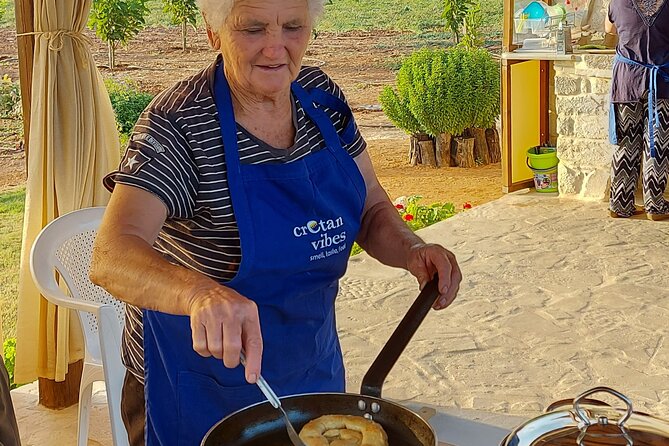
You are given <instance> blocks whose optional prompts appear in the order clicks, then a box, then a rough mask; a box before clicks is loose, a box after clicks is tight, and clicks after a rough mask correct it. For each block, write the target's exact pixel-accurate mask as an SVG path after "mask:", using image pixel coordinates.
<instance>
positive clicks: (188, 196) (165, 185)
mask: <svg viewBox="0 0 669 446" xmlns="http://www.w3.org/2000/svg"><path fill="white" fill-rule="evenodd" d="M157 99H158V98H157ZM156 102H157V101H154V102H153V103H152V104H151V105H150V106H149V108H147V110H145V111H144V113H142V116H141V117H140V118H139V120H138V121H137V124H136V125H135V129H134V131H133V134H132V136H131V138H130V141H129V142H128V147H127V149H126V152H125V155H124V156H123V159H122V160H121V164H120V166H119V169H118V170H117V171H116V172H113V173H111V174H110V175H108V176H107V178H105V184H107V186H108V187H110V188H111V187H113V185H114V184H126V185H131V186H135V187H138V188H141V189H144V190H146V191H148V192H151V193H152V194H154V195H156V196H157V197H158V198H159V199H160V200H161V201H162V202H163V203H164V204H165V206H166V207H167V217H168V218H176V219H182V218H191V217H192V216H193V209H194V203H195V199H196V195H197V190H198V173H197V166H196V164H195V162H194V157H193V154H192V152H191V149H190V145H189V143H188V141H187V140H186V138H185V137H184V134H185V130H184V129H181V128H180V126H179V124H176V123H177V122H179V120H178V119H176V118H175V117H174V116H172V115H171V114H170V113H166V112H165V109H164V108H162V107H160V106H155V105H154V104H155V103H156Z"/></svg>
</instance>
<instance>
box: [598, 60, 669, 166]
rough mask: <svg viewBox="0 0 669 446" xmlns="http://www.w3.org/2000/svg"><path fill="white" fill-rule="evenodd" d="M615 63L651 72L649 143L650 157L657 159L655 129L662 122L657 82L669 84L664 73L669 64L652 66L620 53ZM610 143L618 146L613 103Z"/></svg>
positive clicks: (668, 77)
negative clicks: (659, 79) (659, 78)
mask: <svg viewBox="0 0 669 446" xmlns="http://www.w3.org/2000/svg"><path fill="white" fill-rule="evenodd" d="M613 63H614V65H615V64H616V63H625V64H628V65H631V66H637V67H643V68H645V69H647V70H650V76H649V79H648V84H649V85H648V143H649V146H650V156H651V157H653V158H655V156H656V155H657V151H656V150H655V128H656V126H657V124H658V123H659V122H660V118H659V116H658V112H657V80H658V77H661V78H662V80H663V81H664V82H669V73H667V72H666V71H663V69H665V68H669V63H666V64H663V65H652V64H647V63H642V62H637V61H636V60H632V59H630V58H628V57H625V56H623V55H622V54H620V53H617V54H616V57H615V59H614V60H613ZM611 87H613V84H611ZM609 142H610V143H611V144H618V132H617V127H616V114H615V110H614V105H613V102H611V107H610V109H609Z"/></svg>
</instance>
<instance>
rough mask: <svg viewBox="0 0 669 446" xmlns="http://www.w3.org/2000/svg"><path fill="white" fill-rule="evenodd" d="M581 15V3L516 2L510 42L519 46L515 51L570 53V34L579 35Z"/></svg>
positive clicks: (577, 0) (583, 11)
mask: <svg viewBox="0 0 669 446" xmlns="http://www.w3.org/2000/svg"><path fill="white" fill-rule="evenodd" d="M575 2H578V4H575ZM584 14H585V8H584V6H583V5H582V4H581V0H566V3H559V4H555V5H549V4H547V3H545V2H543V1H541V0H532V1H529V0H524V1H518V2H515V4H514V15H513V41H512V42H513V44H514V45H517V46H518V48H517V49H516V51H517V52H543V53H546V52H558V51H559V50H561V49H562V52H569V49H570V46H571V39H572V34H573V33H574V32H580V27H581V20H582V18H583V16H584ZM561 45H562V47H561Z"/></svg>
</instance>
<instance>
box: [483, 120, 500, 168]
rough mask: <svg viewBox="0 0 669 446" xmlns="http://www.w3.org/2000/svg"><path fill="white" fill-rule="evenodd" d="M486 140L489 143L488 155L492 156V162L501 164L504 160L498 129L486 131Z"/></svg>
mask: <svg viewBox="0 0 669 446" xmlns="http://www.w3.org/2000/svg"><path fill="white" fill-rule="evenodd" d="M485 139H486V140H487V141H488V154H489V155H490V162H491V163H499V162H500V161H501V159H502V151H501V149H500V147H499V133H497V129H495V128H489V129H486V131H485Z"/></svg>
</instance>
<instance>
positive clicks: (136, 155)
mask: <svg viewBox="0 0 669 446" xmlns="http://www.w3.org/2000/svg"><path fill="white" fill-rule="evenodd" d="M150 161H151V157H150V156H148V155H146V154H145V153H143V152H141V151H140V150H138V149H135V148H132V147H129V148H128V150H127V151H126V153H125V157H124V158H123V161H122V162H121V169H120V170H121V172H123V173H125V174H134V173H137V172H139V170H140V169H141V168H142V167H144V166H145V165H146V164H147V163H148V162H150Z"/></svg>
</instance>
